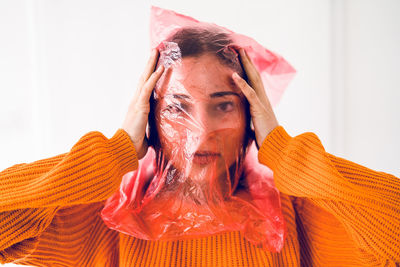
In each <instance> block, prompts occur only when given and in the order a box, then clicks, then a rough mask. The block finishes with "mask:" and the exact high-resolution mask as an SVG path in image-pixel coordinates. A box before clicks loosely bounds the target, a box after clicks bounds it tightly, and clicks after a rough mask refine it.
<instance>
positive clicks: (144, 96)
mask: <svg viewBox="0 0 400 267" xmlns="http://www.w3.org/2000/svg"><path fill="white" fill-rule="evenodd" d="M163 72H164V66H163V65H160V66H159V67H158V68H157V70H156V71H155V72H153V73H152V74H151V75H150V78H149V79H148V80H147V81H146V83H145V84H144V85H143V89H142V90H141V93H140V97H139V100H140V101H141V103H147V102H149V99H150V95H151V92H152V91H153V89H154V87H155V86H156V83H157V81H158V80H159V79H160V77H161V75H162V74H163Z"/></svg>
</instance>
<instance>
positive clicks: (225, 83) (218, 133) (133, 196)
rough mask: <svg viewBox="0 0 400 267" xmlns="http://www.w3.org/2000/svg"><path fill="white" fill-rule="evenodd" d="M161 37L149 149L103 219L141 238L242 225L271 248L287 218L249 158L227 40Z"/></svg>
mask: <svg viewBox="0 0 400 267" xmlns="http://www.w3.org/2000/svg"><path fill="white" fill-rule="evenodd" d="M155 11H160V10H159V9H153V12H155ZM168 14H169V13H168ZM161 15H162V14H161ZM177 16H178V15H177ZM161 19H162V18H160V20H161ZM184 19H188V20H191V19H190V18H187V17H184ZM153 23H155V22H154V20H153ZM174 26H176V25H173V24H172V25H171V27H174ZM202 29H208V30H207V31H205V32H206V33H207V32H211V33H215V31H216V30H217V33H218V32H219V31H220V29H219V28H216V26H212V27H210V26H209V25H205V26H204V27H203V28H202ZM200 33H201V32H200ZM215 36H219V35H218V34H216V35H215ZM169 37H170V36H169ZM169 37H166V38H165V40H163V41H161V42H160V43H159V44H158V45H157V47H158V49H159V51H160V58H159V62H158V64H163V65H164V66H165V67H166V69H167V70H166V71H165V72H164V74H163V76H162V77H161V79H160V80H159V81H158V83H157V85H156V87H155V89H154V93H153V96H152V110H151V116H153V119H150V120H149V123H150V124H151V121H153V125H151V127H153V128H151V131H153V133H154V132H155V133H157V138H156V139H155V140H156V142H154V143H152V146H153V147H154V149H153V148H149V151H148V153H147V154H146V156H145V157H144V158H143V159H142V160H140V161H139V169H138V170H136V171H134V172H129V173H127V174H125V175H124V177H123V179H122V182H121V185H120V189H119V191H118V192H116V193H115V194H114V195H113V196H112V197H110V198H109V199H108V200H107V202H106V204H105V207H104V209H103V211H102V214H101V215H102V218H103V220H104V222H105V223H106V225H107V226H108V227H110V228H111V229H115V230H118V231H120V232H122V233H125V234H128V235H132V236H134V237H137V238H140V239H146V240H179V239H190V238H199V237H205V236H209V235H212V234H216V233H221V232H226V231H241V232H242V234H243V236H244V237H245V238H246V239H247V240H248V241H249V242H251V243H253V244H254V245H257V246H259V247H262V248H264V249H266V250H269V251H273V252H278V251H280V250H281V249H282V247H283V244H284V239H285V237H286V225H285V221H284V218H283V215H282V211H281V204H280V197H279V192H278V190H277V189H276V188H275V186H274V183H273V177H272V172H271V171H270V170H269V169H268V168H267V167H265V166H263V165H261V164H260V163H258V160H257V149H256V147H255V145H254V143H253V144H252V142H253V141H252V139H251V135H250V132H251V130H250V123H249V121H250V117H249V113H248V103H247V101H246V100H245V98H244V96H243V94H241V92H240V89H239V88H237V87H236V86H235V85H234V83H233V81H232V79H231V78H230V77H231V75H232V73H233V72H234V71H237V72H239V73H240V71H241V70H238V69H237V68H238V66H239V68H241V67H240V62H239V58H238V55H237V53H236V51H235V49H234V48H233V46H234V45H235V44H234V43H233V44H232V43H228V44H227V45H226V46H225V45H224V44H225V42H224V40H223V39H216V40H215V42H216V43H218V44H222V47H221V48H218V47H217V48H216V49H214V50H215V51H212V49H211V50H210V49H208V50H207V51H206V52H204V51H203V52H201V53H196V51H197V50H196V49H197V48H193V47H192V46H190V45H189V47H190V49H191V53H192V54H191V55H190V56H188V55H187V54H188V51H187V47H186V46H185V45H181V47H180V46H179V45H178V43H176V42H172V41H170V40H169V39H171V38H169ZM200 37H201V34H200ZM225 37H226V36H225ZM225 37H224V38H225ZM221 38H222V37H221ZM200 41H201V40H200ZM181 48H182V50H181ZM190 49H189V50H190ZM238 64H239V65H238ZM242 75H243V73H242Z"/></svg>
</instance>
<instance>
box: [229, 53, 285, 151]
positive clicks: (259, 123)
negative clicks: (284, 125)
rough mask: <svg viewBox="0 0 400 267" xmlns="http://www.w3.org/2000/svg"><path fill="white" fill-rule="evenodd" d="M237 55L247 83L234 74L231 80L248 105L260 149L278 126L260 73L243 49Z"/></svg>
mask: <svg viewBox="0 0 400 267" xmlns="http://www.w3.org/2000/svg"><path fill="white" fill-rule="evenodd" d="M239 55H240V60H241V62H242V65H243V67H244V69H245V72H246V74H247V78H248V80H249V83H247V82H246V81H245V80H244V79H242V78H241V77H240V76H239V75H238V74H237V73H236V72H235V73H233V74H232V78H233V80H234V81H235V83H236V85H237V86H238V87H239V88H240V89H241V90H242V92H243V94H244V95H245V96H246V98H247V100H248V101H249V103H250V114H251V118H252V122H253V126H254V132H255V137H256V142H257V145H258V147H261V145H262V143H263V141H264V139H265V138H266V137H267V135H268V134H269V133H270V132H271V131H272V130H273V129H275V127H277V126H278V125H279V124H278V121H277V119H276V117H275V113H274V111H273V110H272V106H271V103H270V102H269V99H268V97H267V94H266V93H265V89H264V85H263V83H262V80H261V76H260V73H259V72H258V71H257V69H256V67H255V66H254V64H253V62H251V60H250V58H249V56H248V55H247V53H246V52H245V50H244V49H243V48H240V49H239Z"/></svg>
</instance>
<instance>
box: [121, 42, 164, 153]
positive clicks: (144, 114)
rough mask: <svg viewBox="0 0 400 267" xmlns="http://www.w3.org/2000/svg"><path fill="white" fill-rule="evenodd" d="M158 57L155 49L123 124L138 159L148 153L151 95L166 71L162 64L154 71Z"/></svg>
mask: <svg viewBox="0 0 400 267" xmlns="http://www.w3.org/2000/svg"><path fill="white" fill-rule="evenodd" d="M158 57H159V52H158V50H157V49H154V50H153V51H152V53H151V56H150V59H149V61H148V63H147V66H146V68H145V70H144V72H143V74H142V76H141V77H140V79H139V84H138V87H137V89H136V92H135V95H134V97H133V99H132V101H131V103H130V105H129V108H128V113H127V114H126V117H125V120H124V123H123V125H122V129H123V130H125V131H126V132H127V133H128V135H129V136H130V138H131V140H132V142H133V145H134V147H135V149H136V153H137V157H138V159H141V158H143V157H144V156H145V155H146V153H147V149H148V142H147V137H146V126H147V121H148V116H149V112H150V96H151V93H152V91H153V88H154V86H155V85H156V83H157V81H158V80H159V79H160V77H161V75H162V74H163V72H164V66H162V65H160V66H159V67H158V68H157V70H156V71H154V69H155V66H156V64H157V60H158Z"/></svg>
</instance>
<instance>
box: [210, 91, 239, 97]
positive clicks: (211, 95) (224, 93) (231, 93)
mask: <svg viewBox="0 0 400 267" xmlns="http://www.w3.org/2000/svg"><path fill="white" fill-rule="evenodd" d="M226 95H235V96H237V97H239V98H240V95H239V94H238V93H236V92H232V91H223V92H215V93H212V94H210V97H211V98H215V97H223V96H226Z"/></svg>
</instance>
